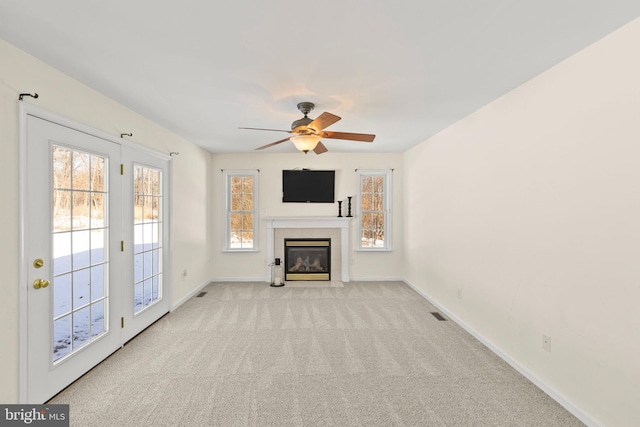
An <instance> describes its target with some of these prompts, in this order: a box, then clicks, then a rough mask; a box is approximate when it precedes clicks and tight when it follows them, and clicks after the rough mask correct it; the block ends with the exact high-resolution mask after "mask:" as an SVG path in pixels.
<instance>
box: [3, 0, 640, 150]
mask: <svg viewBox="0 0 640 427" xmlns="http://www.w3.org/2000/svg"><path fill="white" fill-rule="evenodd" d="M638 16H640V1H638V0H628V1H624V0H600V1H596V0H537V1H533V0H530V1H524V0H523V1H514V0H466V1H455V0H421V1H403V0H396V1H391V0H368V1H365V0H340V1H338V0H324V1H319V2H311V1H307V2H302V1H293V0H278V1H270V2H267V1H256V0H253V1H249V0H235V1H227V2H222V1H215V0H207V1H205V0H180V1H167V0H165V1H158V0H105V1H88V0H55V1H52V0H28V1H25V0H2V1H1V2H0V38H2V39H4V40H5V41H7V42H9V43H11V44H13V45H14V46H16V47H18V48H20V49H22V50H24V51H26V52H28V53H30V54H32V55H33V56H35V57H37V58H39V59H41V60H43V61H44V62H46V63H48V64H50V65H52V66H54V67H56V68H58V69H59V70H61V71H63V72H64V73H66V74H68V75H70V76H72V77H74V78H75V79H77V80H79V81H81V82H84V83H85V84H87V85H89V86H91V87H93V88H94V89H96V90H98V91H99V92H101V93H103V94H105V95H107V96H109V97H111V98H112V99H114V100H116V101H118V102H119V103H121V104H123V105H126V106H127V107H129V108H131V109H132V110H135V111H137V112H139V113H140V114H142V115H144V116H146V117H148V118H150V119H152V120H154V121H156V122H157V123H160V124H161V125H163V126H165V127H166V128H168V129H170V130H172V131H174V132H176V133H178V134H180V135H181V136H183V137H184V138H186V139H187V140H190V141H192V142H194V143H196V144H198V145H200V146H202V147H204V148H206V149H207V150H210V151H211V152H246V151H252V150H253V149H255V148H257V147H259V146H261V145H264V144H267V143H269V142H272V141H275V140H278V139H281V138H283V137H285V136H284V135H283V134H281V133H276V132H265V131H249V130H239V129H238V127H239V126H247V127H264V128H276V129H289V127H290V124H291V122H292V121H293V120H296V119H298V118H300V117H301V116H302V115H301V114H300V113H299V112H298V111H297V109H296V104H297V103H298V102H300V101H311V102H314V103H316V110H314V111H313V112H312V113H311V114H310V115H309V116H310V117H316V116H317V115H319V114H320V113H321V112H322V111H329V112H332V113H334V114H336V115H338V116H341V117H342V120H341V121H340V122H338V123H336V124H334V125H333V126H331V127H330V128H329V130H333V131H345V132H363V133H374V134H376V135H377V138H376V140H375V141H374V142H373V143H372V144H367V143H362V142H349V141H338V140H325V141H323V142H324V143H325V145H326V146H327V147H328V148H329V150H331V151H333V152H363V151H367V152H398V151H405V150H406V149H408V148H410V147H412V146H413V145H415V144H417V143H419V142H421V141H424V140H425V139H427V138H428V137H429V136H431V135H434V134H435V133H437V132H438V131H440V130H442V129H444V128H445V127H447V126H449V125H451V124H452V123H454V122H456V121H457V120H459V119H461V118H463V117H465V116H466V115H468V114H469V113H471V112H473V111H475V110H477V109H478V108H480V107H482V106H483V105H485V104H487V103H489V102H490V101H492V100H494V99H496V98H497V97H499V96H501V95H503V94H504V93H506V92H508V91H509V90H511V89H513V88H515V87H517V86H518V85H520V84H522V83H523V82H525V81H527V80H528V79H530V78H532V77H533V76H535V75H537V74H539V73H541V72H542V71H544V70H546V69H548V68H549V67H551V66H553V65H554V64H556V63H558V62H560V61H562V60H563V59H565V58H567V57H568V56H570V55H572V54H573V53H575V52H577V51H579V50H581V49H583V48H585V47H586V46H588V45H590V44H591V43H593V42H595V41H596V40H598V39H600V38H602V37H603V36H605V35H606V34H608V33H610V32H612V31H613V30H615V29H616V28H618V27H620V26H622V25H624V24H626V23H628V22H630V21H631V20H633V19H634V18H636V17H638ZM0 77H1V76H0ZM24 90H25V91H33V92H40V95H41V96H47V95H46V93H42V92H41V91H38V88H24ZM133 132H134V133H135V130H133ZM270 151H273V152H294V151H295V149H294V147H293V145H292V144H290V143H284V144H280V145H279V146H277V147H274V148H272V149H270Z"/></svg>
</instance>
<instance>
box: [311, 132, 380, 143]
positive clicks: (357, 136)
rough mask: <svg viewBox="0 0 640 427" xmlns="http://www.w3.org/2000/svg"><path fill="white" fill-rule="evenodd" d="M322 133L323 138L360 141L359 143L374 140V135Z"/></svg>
mask: <svg viewBox="0 0 640 427" xmlns="http://www.w3.org/2000/svg"><path fill="white" fill-rule="evenodd" d="M322 133H323V135H322V136H323V138H332V139H347V140H349V141H360V142H373V140H374V139H375V137H376V136H375V135H371V134H368V133H351V132H330V131H325V132H322Z"/></svg>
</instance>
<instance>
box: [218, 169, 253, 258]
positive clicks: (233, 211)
mask: <svg viewBox="0 0 640 427" xmlns="http://www.w3.org/2000/svg"><path fill="white" fill-rule="evenodd" d="M224 182H225V195H226V197H225V205H226V212H225V230H226V237H225V247H224V249H225V250H227V251H255V250H257V249H258V242H257V237H258V232H257V230H258V199H257V197H256V195H257V194H258V171H255V170H254V171H239V170H237V171H231V170H230V171H224Z"/></svg>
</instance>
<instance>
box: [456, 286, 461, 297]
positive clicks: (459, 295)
mask: <svg viewBox="0 0 640 427" xmlns="http://www.w3.org/2000/svg"><path fill="white" fill-rule="evenodd" d="M456 295H457V296H458V299H462V288H457V289H456Z"/></svg>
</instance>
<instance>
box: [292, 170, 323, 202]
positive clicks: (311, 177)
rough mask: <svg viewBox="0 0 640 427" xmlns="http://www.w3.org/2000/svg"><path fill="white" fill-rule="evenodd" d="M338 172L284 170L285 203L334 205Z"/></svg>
mask: <svg viewBox="0 0 640 427" xmlns="http://www.w3.org/2000/svg"><path fill="white" fill-rule="evenodd" d="M335 177H336V171H323V170H308V169H297V170H283V171H282V202H283V203H333V202H334V201H335V197H334V189H335Z"/></svg>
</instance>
